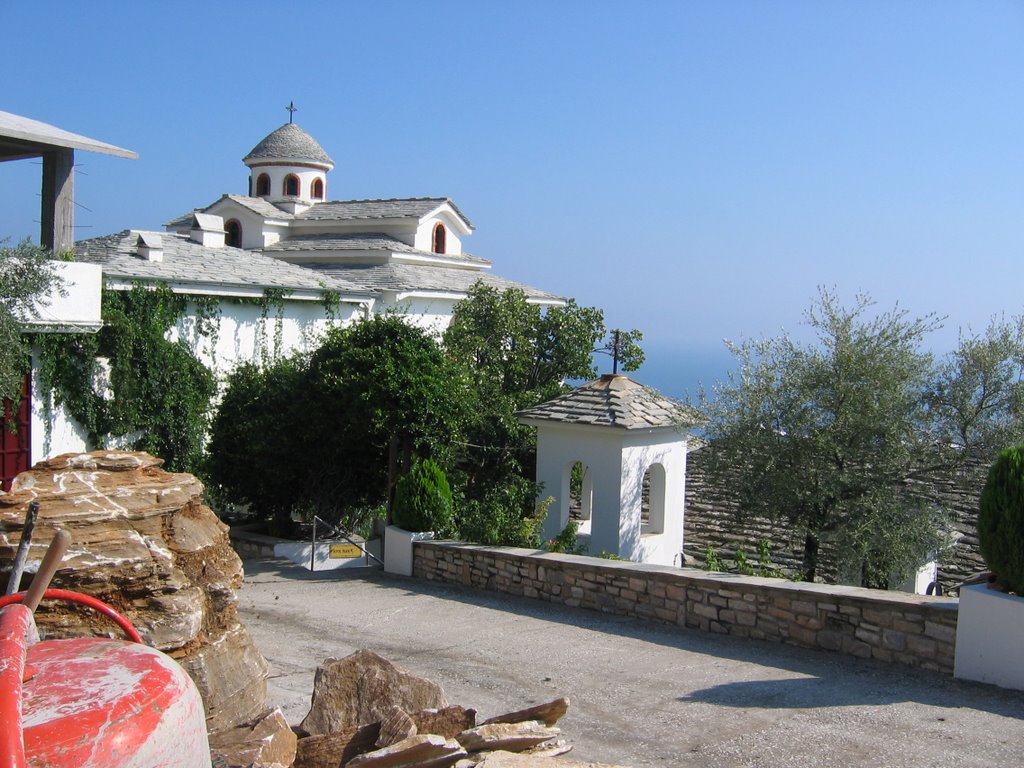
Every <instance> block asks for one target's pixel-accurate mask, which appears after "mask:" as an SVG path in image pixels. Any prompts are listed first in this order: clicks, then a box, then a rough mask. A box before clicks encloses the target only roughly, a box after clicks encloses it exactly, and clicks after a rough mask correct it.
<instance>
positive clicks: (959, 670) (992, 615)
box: [953, 584, 1024, 691]
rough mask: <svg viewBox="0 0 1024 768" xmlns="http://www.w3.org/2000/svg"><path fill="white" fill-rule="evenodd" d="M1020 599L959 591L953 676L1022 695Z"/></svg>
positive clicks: (982, 588) (1023, 614) (981, 590)
mask: <svg viewBox="0 0 1024 768" xmlns="http://www.w3.org/2000/svg"><path fill="white" fill-rule="evenodd" d="M1022 636H1024V597H1018V596H1016V595H1008V594H1006V593H1005V592H998V591H996V590H994V589H988V587H987V586H986V585H985V584H977V585H974V586H970V587H961V588H960V610H959V615H958V617H957V622H956V660H955V665H954V668H953V676H954V677H958V678H960V679H962V680H977V681H979V682H982V683H991V684H992V685H998V686H1002V687H1003V688H1014V689H1016V690H1020V691H1024V643H1022V642H1021V637H1022Z"/></svg>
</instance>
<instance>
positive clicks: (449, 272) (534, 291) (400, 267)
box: [303, 262, 565, 303]
mask: <svg viewBox="0 0 1024 768" xmlns="http://www.w3.org/2000/svg"><path fill="white" fill-rule="evenodd" d="M303 266H304V267H306V268H308V269H310V270H313V271H315V272H316V273H317V274H322V275H329V276H330V277H332V278H336V279H341V280H346V281H348V282H349V283H352V284H354V285H358V286H360V287H361V288H362V289H363V290H367V291H397V292H401V293H406V292H412V291H429V292H432V293H458V294H464V293H467V292H468V291H469V289H470V288H471V287H472V286H473V284H474V283H475V282H476V281H477V280H480V281H481V282H483V283H484V284H485V285H488V286H490V287H492V288H495V289H497V290H499V291H504V290H506V289H508V288H518V289H520V290H521V291H523V292H524V293H525V294H526V296H527V298H529V299H533V300H535V301H543V302H548V303H556V302H557V303H561V302H564V301H565V298H564V297H563V296H557V295H555V294H553V293H548V292H547V291H542V290H540V289H539V288H533V287H531V286H529V285H524V284H522V283H517V282H515V281H514V280H509V279H507V278H504V277H499V276H498V275H493V274H491V273H490V272H485V271H481V270H477V269H460V268H458V267H441V266H437V265H420V264H396V263H394V262H390V263H388V264H375V265H365V264H337V263H319V264H303Z"/></svg>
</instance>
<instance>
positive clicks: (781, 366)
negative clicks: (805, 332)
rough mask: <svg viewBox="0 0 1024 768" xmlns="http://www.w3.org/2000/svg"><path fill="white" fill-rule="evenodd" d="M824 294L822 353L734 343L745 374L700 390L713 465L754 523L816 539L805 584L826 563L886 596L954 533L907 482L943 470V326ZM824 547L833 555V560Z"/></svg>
mask: <svg viewBox="0 0 1024 768" xmlns="http://www.w3.org/2000/svg"><path fill="white" fill-rule="evenodd" d="M872 306H873V302H872V301H871V300H870V298H868V297H867V296H859V297H858V298H857V300H856V303H855V304H854V306H853V308H852V309H848V308H844V307H843V306H841V305H840V303H839V301H838V299H837V298H836V297H835V296H834V295H833V294H831V293H829V292H827V291H824V290H823V291H821V292H820V295H819V298H818V301H817V302H816V303H815V304H814V305H813V306H812V308H811V309H810V310H809V312H808V313H807V320H808V323H809V325H810V326H811V327H812V328H813V329H814V330H815V332H816V333H817V337H818V339H817V343H814V344H807V345H801V344H798V343H796V342H795V341H793V340H792V339H790V338H789V337H787V336H783V337H781V338H776V339H767V340H758V341H748V342H744V343H742V344H730V348H731V349H732V351H733V352H734V354H735V355H736V356H737V358H738V361H739V364H740V370H739V373H738V374H737V375H734V376H731V377H730V379H729V381H728V382H727V383H725V384H723V385H721V386H719V387H717V388H716V389H715V392H714V397H708V396H707V395H706V393H702V396H701V406H702V411H703V413H704V415H705V417H706V419H707V436H708V437H709V438H710V440H711V441H712V443H713V445H714V451H713V452H712V456H713V457H714V460H713V461H712V462H710V463H711V466H710V467H709V470H710V471H711V472H712V475H713V477H715V478H716V479H717V481H718V484H719V485H721V486H728V487H729V488H730V489H731V492H732V493H733V494H734V496H735V498H736V500H737V501H738V502H739V505H740V509H741V510H742V511H744V512H748V513H754V514H758V515H764V516H766V517H769V518H772V519H780V518H781V519H786V520H788V522H789V523H790V524H791V525H792V526H793V528H794V530H796V531H797V532H798V533H799V534H800V535H802V536H803V538H804V548H803V565H802V577H803V578H804V579H806V580H813V579H814V578H815V577H816V576H817V575H818V569H819V560H820V558H821V557H822V555H823V554H825V555H827V556H828V557H829V559H830V560H831V561H832V562H834V563H835V564H836V565H837V566H838V567H839V568H840V569H841V570H842V571H844V572H846V573H849V572H851V571H859V572H860V574H861V583H862V584H864V585H865V586H887V584H888V582H889V580H890V578H891V577H893V576H895V577H897V578H901V577H903V576H904V575H905V574H907V573H909V572H910V571H912V570H913V569H914V568H915V567H916V566H917V565H918V564H919V563H920V562H922V561H923V559H924V558H925V557H926V556H927V555H928V554H929V552H931V551H934V549H935V548H936V547H937V545H938V542H939V536H940V531H941V527H942V523H943V519H942V517H941V515H940V514H939V513H938V512H937V510H935V509H934V508H932V507H930V506H929V505H927V504H925V503H924V502H923V501H922V500H921V499H920V498H918V497H916V496H915V495H914V493H913V491H912V487H911V486H910V485H908V483H907V480H908V478H910V477H913V476H914V474H915V473H917V472H919V471H920V470H921V469H922V468H924V467H927V466H931V465H933V464H934V463H935V462H936V461H937V459H936V450H937V446H936V443H935V440H934V439H933V438H934V435H933V434H932V432H931V430H930V429H929V428H928V426H929V417H928V416H929V415H928V413H927V408H926V398H925V395H926V392H927V391H928V388H929V384H930V382H931V375H932V370H933V368H932V358H931V356H930V355H928V354H926V353H923V352H921V351H920V347H921V344H922V341H923V337H924V335H925V334H926V333H927V332H929V331H931V330H932V329H934V328H936V327H937V321H936V320H935V318H934V317H931V316H928V317H924V318H916V319H915V318H910V317H908V315H907V313H906V312H904V311H901V310H898V309H896V310H893V311H890V312H884V313H880V314H877V315H874V316H871V315H870V310H871V307H872ZM823 550H825V551H824V552H823Z"/></svg>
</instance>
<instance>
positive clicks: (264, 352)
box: [12, 116, 565, 466]
mask: <svg viewBox="0 0 1024 768" xmlns="http://www.w3.org/2000/svg"><path fill="white" fill-rule="evenodd" d="M15 117H16V116H15ZM19 119H20V118H19ZM27 122H29V123H31V124H32V125H33V126H42V128H39V130H40V131H43V133H42V134H41V135H43V136H44V138H45V137H46V136H48V135H49V133H50V132H53V131H59V129H55V128H53V127H52V126H45V125H44V124H41V123H36V122H35V121H27ZM44 129H45V130H44ZM69 135H70V134H69ZM76 146H78V145H76ZM83 146H85V145H83ZM97 146H100V145H99V144H97ZM106 146H107V145H102V147H106ZM85 148H86V149H90V148H92V145H91V144H90V145H87V146H85ZM115 149H117V148H115ZM122 152H127V150H122ZM128 155H130V156H134V155H133V153H130V152H127V155H126V156H128ZM243 162H244V163H245V165H246V166H248V168H249V181H248V190H247V194H244V195H237V194H225V195H223V196H222V197H221V198H220V199H218V200H216V201H214V202H213V203H212V204H210V205H207V206H206V207H203V208H197V209H195V210H194V211H192V212H190V213H188V214H186V215H184V216H180V217H178V218H175V219H173V220H172V221H170V222H168V223H167V224H165V225H164V226H165V230H164V231H150V230H142V229H126V230H123V231H121V232H117V233H115V234H111V235H106V236H102V237H97V238H92V239H89V240H82V241H79V242H77V243H75V244H74V246H73V251H74V257H75V262H76V265H75V266H76V267H77V268H79V269H82V270H90V269H91V270H94V271H96V272H97V273H99V274H97V275H96V279H95V281H94V282H93V283H92V284H91V285H90V287H89V288H88V290H87V291H86V290H85V289H84V288H82V287H76V288H75V290H74V291H73V296H72V298H73V302H72V303H73V304H74V305H75V308H76V309H75V311H76V312H77V313H78V314H82V312H83V311H85V315H88V317H86V316H85V315H83V316H82V317H77V316H76V317H75V319H74V322H73V323H72V322H70V321H69V318H70V316H69V317H65V318H63V319H62V321H61V322H60V323H50V326H52V329H53V330H69V329H70V328H72V327H78V328H80V329H81V330H84V331H85V332H89V331H90V330H95V329H97V328H98V327H99V325H100V318H99V307H100V296H99V293H100V287H101V284H102V287H104V288H107V289H113V290H129V289H131V288H132V287H133V286H135V285H139V284H142V285H165V286H167V287H168V288H170V289H171V290H172V291H174V292H175V293H177V294H179V295H184V296H187V297H195V301H194V302H191V303H190V305H189V309H188V310H187V311H186V314H185V316H184V317H183V318H182V319H181V320H180V321H179V323H178V326H177V327H176V328H175V329H174V331H173V332H174V333H176V334H177V335H178V338H182V339H184V340H186V341H188V342H189V343H190V344H191V346H192V347H193V351H194V352H195V354H196V355H197V357H198V358H199V359H200V360H201V361H202V362H203V363H204V364H206V365H207V366H208V367H209V368H210V369H211V370H212V371H213V372H214V373H215V374H216V375H217V376H218V377H219V378H220V379H221V380H223V378H224V377H225V376H226V375H227V374H228V373H230V372H231V371H232V370H233V369H234V368H235V367H236V366H238V365H239V364H241V363H243V362H249V361H252V362H265V361H266V360H268V359H273V358H276V357H279V356H283V355H286V354H289V353H290V352H292V351H295V350H301V349H311V348H313V347H314V346H315V345H316V343H317V340H318V338H320V336H321V335H322V334H323V333H324V332H325V331H326V330H327V329H328V328H330V327H332V326H337V325H340V326H344V325H348V324H350V323H352V322H354V321H355V320H357V319H359V318H361V317H370V316H372V315H376V314H383V313H386V312H397V313H400V314H402V315H403V316H405V317H406V318H407V319H408V320H409V321H410V322H412V323H413V324H415V325H418V326H420V327H422V328H425V329H427V330H430V331H431V332H433V333H437V334H440V333H441V332H443V331H444V329H445V328H446V327H447V325H448V323H449V322H450V320H451V317H452V313H453V310H454V307H455V305H456V304H457V303H458V302H459V301H461V300H462V299H463V298H465V297H466V295H467V292H468V291H469V289H470V288H471V286H473V285H474V284H475V283H476V282H477V281H482V282H483V283H484V284H486V285H488V286H491V287H493V288H496V289H498V290H505V289H507V288H518V289H521V290H522V291H523V292H524V293H525V294H526V296H527V300H528V301H530V302H532V303H536V304H541V305H547V306H561V305H564V304H565V299H564V298H562V297H560V296H556V295H554V294H552V293H548V292H546V291H542V290H539V289H537V288H533V287H530V286H527V285H523V284H520V283H517V282H514V281H512V280H508V279H506V278H503V277H499V276H498V275H496V274H494V272H493V271H492V269H491V262H490V261H488V260H487V259H484V258H481V257H479V256H474V255H471V254H470V253H467V252H466V251H465V250H464V247H463V242H464V240H466V239H467V238H468V237H469V236H470V235H471V234H472V232H473V225H472V223H471V222H470V221H469V219H468V218H467V217H466V215H465V214H463V212H462V211H461V210H460V209H459V208H458V206H456V205H455V203H454V202H453V201H452V200H450V199H448V198H445V197H429V198H427V197H417V198H394V199H387V200H330V199H329V197H328V184H329V176H330V172H331V170H332V168H333V167H334V161H333V160H332V159H331V158H330V156H329V155H328V154H327V153H326V152H325V151H324V149H323V148H322V147H321V146H320V144H319V143H317V141H316V140H315V139H314V138H313V137H312V136H310V135H309V134H308V133H306V131H304V130H303V129H302V128H300V127H299V126H298V125H297V124H295V123H293V122H288V123H285V124H284V125H282V126H281V127H280V128H278V129H276V130H275V131H273V132H271V133H270V134H269V135H267V136H266V137H265V138H264V139H263V140H261V141H260V142H258V143H257V144H256V146H255V147H253V149H252V151H250V152H249V153H248V154H247V155H246V156H245V157H244V158H243ZM86 293H88V294H89V295H88V296H86V295H85V294H86ZM93 294H95V295H93ZM59 303H63V304H67V303H68V302H67V301H62V302H59ZM211 303H213V304H214V305H215V307H216V311H215V312H214V313H213V315H214V317H213V322H215V323H216V331H215V332H214V333H207V334H201V333H200V332H199V328H200V324H201V322H202V321H203V319H204V318H205V321H206V322H209V319H210V314H211V313H210V305H211ZM82 308H84V309H82ZM86 310H87V311H86ZM72 314H74V313H72ZM58 326H59V327H58ZM37 367H38V361H34V364H33V370H34V371H35V370H36V369H37ZM37 379H38V377H37V375H35V374H33V376H32V377H31V379H30V383H31V386H29V387H28V390H29V392H28V394H29V395H30V397H29V400H30V402H31V414H26V418H25V425H24V429H23V431H22V432H21V434H22V435H23V437H22V438H20V439H22V440H25V442H26V443H27V444H26V445H25V449H24V454H27V455H23V456H22V457H21V458H19V459H18V462H17V464H18V465H19V466H21V465H23V466H31V465H32V464H34V463H35V462H37V461H40V460H42V459H44V458H47V457H49V456H53V455H55V454H58V453H63V452H67V451H79V450H84V449H86V448H87V445H86V440H85V436H84V433H83V432H82V430H81V429H80V428H79V427H78V426H77V425H76V423H75V422H74V421H73V420H72V419H71V418H70V417H69V416H67V414H65V413H63V411H62V409H60V408H55V409H53V410H52V411H51V410H49V409H47V407H46V405H45V403H44V401H43V398H42V393H41V392H39V391H38V386H37V385H38V380H37ZM26 435H27V439H26V438H25V437H24V436H26ZM12 466H14V464H12Z"/></svg>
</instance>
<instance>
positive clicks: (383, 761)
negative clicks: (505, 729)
mask: <svg viewBox="0 0 1024 768" xmlns="http://www.w3.org/2000/svg"><path fill="white" fill-rule="evenodd" d="M465 756H466V751H465V750H464V749H463V748H462V747H461V746H460V745H459V742H457V741H455V740H454V739H446V738H444V737H443V736H435V735H434V734H427V735H425V736H410V737H409V738H408V739H403V740H402V741H399V742H397V743H395V744H392V745H391V746H389V747H384V748H383V749H378V750H375V751H373V752H367V753H366V754H364V755H359V757H356V758H353V759H352V760H350V761H348V762H347V763H345V768H413V766H415V767H416V768H435V767H436V768H443V767H444V766H449V765H454V764H455V763H457V762H458V761H459V760H460V759H462V758H463V757H465Z"/></svg>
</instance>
